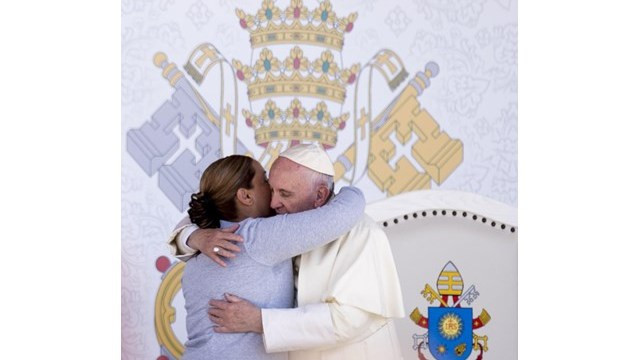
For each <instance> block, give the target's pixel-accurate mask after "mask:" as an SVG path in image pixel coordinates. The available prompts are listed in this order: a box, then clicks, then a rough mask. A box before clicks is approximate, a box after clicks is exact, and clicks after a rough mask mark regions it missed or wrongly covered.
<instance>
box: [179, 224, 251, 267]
mask: <svg viewBox="0 0 640 360" xmlns="http://www.w3.org/2000/svg"><path fill="white" fill-rule="evenodd" d="M238 227H239V225H238V224H235V225H233V226H230V227H228V228H224V229H198V230H196V231H194V232H193V234H191V235H190V236H189V238H188V239H187V245H188V246H189V247H190V248H192V249H196V250H199V251H200V252H201V253H203V254H205V255H207V256H208V257H210V258H211V260H213V261H215V262H216V263H218V264H219V265H220V266H222V267H226V266H227V264H226V263H225V262H224V261H222V258H223V257H224V258H227V259H230V258H234V257H236V255H235V253H237V252H240V247H238V246H237V245H235V244H234V243H233V242H242V241H244V240H243V239H242V236H240V235H237V234H234V232H235V231H236V230H238Z"/></svg>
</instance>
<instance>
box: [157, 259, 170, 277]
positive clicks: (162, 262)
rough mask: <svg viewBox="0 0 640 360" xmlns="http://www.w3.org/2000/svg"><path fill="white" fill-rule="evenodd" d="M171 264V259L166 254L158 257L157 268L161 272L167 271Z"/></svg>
mask: <svg viewBox="0 0 640 360" xmlns="http://www.w3.org/2000/svg"><path fill="white" fill-rule="evenodd" d="M170 266H171V261H169V258H167V257H166V256H160V257H159V258H157V259H156V269H158V271H160V272H161V273H164V272H165V271H167V269H168V268H169V267H170Z"/></svg>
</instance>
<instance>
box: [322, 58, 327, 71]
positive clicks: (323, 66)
mask: <svg viewBox="0 0 640 360" xmlns="http://www.w3.org/2000/svg"><path fill="white" fill-rule="evenodd" d="M328 71H329V62H328V61H325V62H323V63H322V72H324V73H326V72H328Z"/></svg>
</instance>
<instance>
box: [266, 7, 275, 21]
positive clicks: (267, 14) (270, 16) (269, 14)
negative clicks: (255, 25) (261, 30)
mask: <svg viewBox="0 0 640 360" xmlns="http://www.w3.org/2000/svg"><path fill="white" fill-rule="evenodd" d="M264 15H265V16H266V17H267V19H269V20H271V18H272V17H273V12H271V9H267V11H265V13H264Z"/></svg>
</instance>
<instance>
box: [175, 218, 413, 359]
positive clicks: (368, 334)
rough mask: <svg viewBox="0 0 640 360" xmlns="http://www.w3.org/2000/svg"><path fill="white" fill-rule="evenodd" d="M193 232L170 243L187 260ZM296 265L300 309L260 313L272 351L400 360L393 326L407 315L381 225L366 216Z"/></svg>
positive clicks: (307, 356) (292, 355)
mask: <svg viewBox="0 0 640 360" xmlns="http://www.w3.org/2000/svg"><path fill="white" fill-rule="evenodd" d="M195 229H197V227H195V226H194V225H191V227H189V228H188V229H185V230H186V231H182V234H181V236H172V237H171V239H170V240H169V244H170V246H171V248H172V252H173V253H174V254H176V252H177V253H179V254H177V256H178V257H179V258H181V259H182V260H185V259H186V258H188V257H189V256H190V255H192V254H193V253H194V250H192V249H190V248H189V247H187V246H186V239H187V237H188V235H189V234H190V233H191V232H192V231H193V230H195ZM177 233H178V231H176V232H174V234H177ZM176 250H177V251H176ZM295 264H296V268H297V269H298V270H299V273H298V278H297V289H298V293H297V300H298V307H297V308H293V309H262V322H263V328H264V344H265V349H266V350H267V352H280V351H289V359H292V360H298V359H305V360H306V359H309V360H311V359H323V360H324V359H369V360H371V359H400V358H402V355H401V351H400V347H399V344H398V338H397V335H396V332H395V329H394V327H393V322H392V318H400V317H404V310H403V304H402V294H401V290H400V281H399V279H398V274H397V271H396V266H395V263H394V260H393V256H392V253H391V248H390V246H389V240H388V239H387V236H386V234H385V233H384V231H383V230H382V229H381V228H380V226H379V225H378V224H376V223H375V222H374V221H373V220H372V219H371V218H369V217H368V216H364V217H363V218H362V219H361V220H360V221H359V222H358V224H356V226H355V227H354V228H353V229H352V230H351V231H350V232H348V233H347V234H345V235H342V236H341V237H339V238H338V239H336V240H335V241H333V242H331V243H329V244H327V245H325V246H323V247H320V248H317V249H315V250H312V251H310V252H307V253H305V254H302V255H301V256H299V257H297V258H296V259H295Z"/></svg>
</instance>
